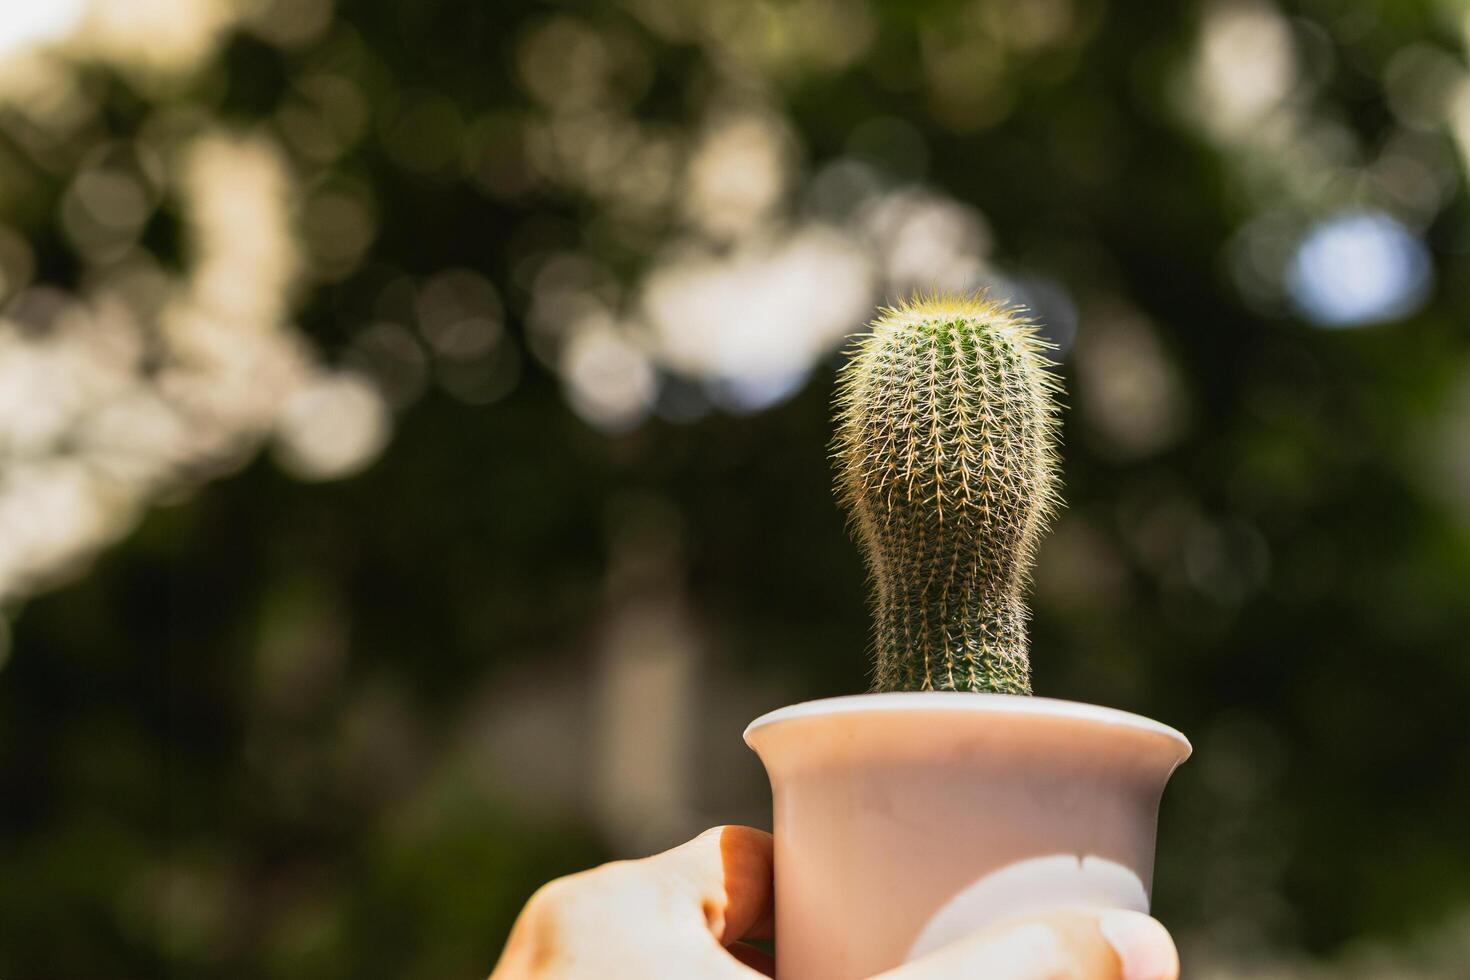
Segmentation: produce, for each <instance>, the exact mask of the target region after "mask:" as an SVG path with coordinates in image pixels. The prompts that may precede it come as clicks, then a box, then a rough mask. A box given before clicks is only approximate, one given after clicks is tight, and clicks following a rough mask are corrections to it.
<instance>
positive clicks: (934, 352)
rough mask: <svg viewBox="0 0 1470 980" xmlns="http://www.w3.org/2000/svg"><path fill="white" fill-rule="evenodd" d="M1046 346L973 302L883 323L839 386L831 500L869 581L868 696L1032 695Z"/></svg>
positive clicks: (1048, 421) (1043, 494) (1047, 481)
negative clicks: (872, 666)
mask: <svg viewBox="0 0 1470 980" xmlns="http://www.w3.org/2000/svg"><path fill="white" fill-rule="evenodd" d="M1048 346H1049V345H1047V344H1046V342H1045V341H1043V340H1042V339H1041V338H1040V337H1038V336H1037V334H1036V332H1035V327H1034V325H1033V324H1032V323H1031V322H1030V321H1029V320H1028V319H1027V318H1026V317H1025V316H1024V315H1023V313H1022V312H1021V311H1020V310H1017V309H1015V308H1012V307H1008V306H1006V305H1004V304H1002V303H998V302H995V301H992V300H989V299H987V298H985V297H983V296H976V297H930V298H922V299H916V300H914V301H911V302H909V303H907V304H905V305H903V306H901V307H899V308H897V309H888V310H884V311H882V314H881V315H880V316H879V318H878V319H877V320H876V321H874V323H873V324H872V326H871V329H870V331H869V332H868V333H866V334H863V335H861V336H860V337H859V338H858V340H857V343H856V347H855V349H854V350H853V351H852V357H851V359H850V360H849V362H848V364H847V366H846V367H844V368H843V370H842V373H841V375H840V377H839V380H838V393H837V402H836V403H837V411H838V425H837V435H836V440H835V446H834V455H835V457H836V461H837V470H838V474H837V484H838V495H839V497H840V498H841V500H842V502H843V504H844V506H845V507H846V508H847V510H848V512H849V514H850V517H851V521H852V525H853V528H854V531H855V533H856V535H857V537H858V539H859V541H860V543H861V546H862V550H863V553H864V557H865V559H866V561H867V565H868V570H869V573H870V576H871V581H872V590H873V596H872V602H873V609H874V619H875V621H876V624H875V625H876V646H877V670H876V674H875V678H874V684H873V687H874V690H878V691H894V690H962V691H991V692H996V693H1007V694H1030V693H1031V668H1030V661H1029V659H1028V656H1027V643H1026V620H1027V610H1026V604H1025V590H1026V586H1027V583H1028V580H1029V578H1030V573H1031V566H1032V564H1033V561H1034V556H1035V550H1036V543H1037V540H1038V539H1039V537H1040V535H1041V533H1042V531H1043V530H1044V528H1045V525H1046V522H1047V519H1048V518H1049V517H1050V515H1051V513H1052V511H1053V510H1054V509H1055V507H1056V506H1057V504H1058V503H1059V502H1060V497H1059V495H1058V477H1057V453H1056V428H1057V408H1056V402H1055V394H1056V393H1057V391H1058V390H1059V385H1058V382H1057V380H1056V377H1055V375H1053V374H1052V373H1051V372H1050V371H1049V370H1048V368H1049V366H1050V364H1051V362H1050V361H1049V360H1048V359H1047V358H1046V356H1045V353H1044V352H1045V351H1046V350H1047V349H1048Z"/></svg>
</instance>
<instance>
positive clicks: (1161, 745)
mask: <svg viewBox="0 0 1470 980" xmlns="http://www.w3.org/2000/svg"><path fill="white" fill-rule="evenodd" d="M745 741H746V743H747V744H749V745H750V747H751V748H752V749H754V750H755V751H756V753H757V754H758V755H759V756H760V757H761V761H762V762H764V763H765V767H766V772H767V773H768V774H769V775H770V778H771V788H772V794H773V797H774V803H775V809H774V814H775V827H774V830H775V836H776V936H777V939H776V960H777V976H778V977H779V978H780V980H858V978H863V977H869V976H872V975H873V974H875V973H879V972H881V971H883V970H886V969H890V968H892V967H894V966H897V965H899V964H900V963H903V962H906V961H908V960H910V959H915V958H917V957H919V956H922V955H924V954H925V953H927V952H930V951H932V950H934V949H937V948H939V947H940V946H943V945H945V944H946V943H949V942H951V941H953V940H955V939H958V938H960V937H961V936H964V935H966V934H968V933H970V932H973V931H974V930H975V929H976V928H978V927H980V926H983V925H985V924H986V923H988V922H991V921H994V920H995V919H998V918H1003V917H1005V916H1009V915H1015V914H1019V913H1023V912H1027V911H1031V910H1035V909H1043V908H1055V907H1059V906H1089V907H1094V908H1096V907H1116V908H1128V909H1137V910H1139V911H1145V912H1146V911H1148V902H1149V888H1150V882H1151V878H1152V875H1153V863H1154V829H1155V826H1156V824H1157V822H1158V806H1159V796H1160V795H1161V794H1162V793H1163V791H1164V783H1165V782H1167V781H1168V779H1169V774H1170V773H1172V772H1173V771H1174V769H1175V767H1176V766H1178V765H1179V763H1181V762H1183V761H1184V760H1185V759H1186V758H1188V757H1189V752H1190V747H1189V742H1188V740H1187V739H1185V737H1184V736H1183V735H1181V734H1180V733H1179V732H1176V731H1175V730H1174V729H1172V728H1169V727H1168V726H1167V725H1161V724H1159V723H1158V722H1156V721H1150V720H1149V719H1147V718H1142V717H1139V716H1138V715H1131V714H1128V713H1126V712H1123V711H1114V710H1112V709H1111V708H1100V707H1096V706H1094V705H1090V704H1076V703H1073V702H1070V701H1054V700H1050V699H1048V698H1029V697H1017V696H1012V695H1000V694H966V693H957V692H935V691H929V692H922V693H919V692H914V693H895V694H859V695H856V696H852V697H843V698H829V699H827V700H823V701H809V702H807V703H805V704H797V705H792V706H791V707H788V708H782V709H780V710H778V711H773V712H771V713H770V714H767V715H762V716H761V717H760V718H757V719H756V720H755V721H753V722H751V724H750V727H749V728H747V729H746V730H745Z"/></svg>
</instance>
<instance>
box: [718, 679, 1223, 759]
mask: <svg viewBox="0 0 1470 980" xmlns="http://www.w3.org/2000/svg"><path fill="white" fill-rule="evenodd" d="M908 711H913V712H924V711H941V712H954V713H959V714H1000V715H1039V716H1044V717H1050V718H1061V719H1070V720H1073V721H1085V722H1092V723H1096V724H1101V725H1107V726H1113V727H1119V728H1130V729H1133V730H1135V731H1142V732H1147V733H1149V734H1153V735H1162V736H1164V737H1165V738H1168V739H1170V740H1172V741H1174V742H1177V743H1178V744H1179V745H1181V746H1182V747H1183V750H1184V751H1183V754H1182V755H1181V756H1180V758H1179V762H1183V761H1184V760H1185V759H1187V758H1189V756H1190V755H1191V754H1192V753H1193V752H1194V747H1193V746H1192V745H1190V744H1189V739H1187V738H1185V737H1184V733H1183V732H1181V731H1179V730H1177V729H1175V728H1172V727H1170V726H1168V725H1166V724H1164V723H1163V722H1161V721H1154V720H1153V719H1152V718H1146V717H1144V716H1143V715H1136V714H1133V713H1132V712H1130V711H1122V710H1120V709H1118V708H1107V707H1104V706H1102V705H1099V704H1087V703H1086V702H1083V701H1064V700H1062V699H1060V698H1039V697H1035V696H1034V695H1024V694H981V693H976V692H972V691H882V692H876V693H874V692H870V693H867V694H845V695H841V696H838V697H831V698H818V699H816V700H814V701H802V702H799V703H797V704H789V705H787V706H786V707H784V708H777V709H776V710H774V711H768V712H766V713H765V714H763V715H761V716H760V717H759V718H757V719H756V720H755V721H752V722H751V723H750V724H749V725H747V726H746V727H745V744H747V745H749V746H751V748H754V747H755V745H754V743H753V742H752V741H751V736H752V735H754V734H755V733H756V732H757V731H760V730H762V729H765V728H769V727H771V726H773V725H779V724H782V723H784V722H789V721H796V720H799V719H803V718H813V717H825V716H828V715H846V714H864V713H870V714H871V713H879V714H893V713H898V712H908Z"/></svg>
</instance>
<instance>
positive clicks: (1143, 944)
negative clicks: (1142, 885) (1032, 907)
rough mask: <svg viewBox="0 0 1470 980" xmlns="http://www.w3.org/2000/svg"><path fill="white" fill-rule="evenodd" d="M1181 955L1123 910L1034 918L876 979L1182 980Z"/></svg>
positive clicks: (1160, 931) (1150, 923) (1161, 932)
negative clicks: (1068, 979)
mask: <svg viewBox="0 0 1470 980" xmlns="http://www.w3.org/2000/svg"><path fill="white" fill-rule="evenodd" d="M1178 976H1179V954H1178V953H1177V952H1176V951H1175V949H1174V941H1173V940H1172V939H1170V938H1169V933H1168V932H1166V931H1165V929H1164V927H1163V926H1161V925H1159V923H1158V922H1156V921H1155V920H1153V919H1151V918H1149V917H1148V916H1146V915H1143V914H1142V913H1139V912H1129V911H1125V910H1121V909H1104V910H1100V911H1088V910H1074V911H1064V912H1049V913H1045V914H1041V915H1028V916H1024V917H1021V918H1016V919H1008V920H1006V921H1004V922H999V923H996V924H995V925H993V926H991V927H989V928H988V929H985V930H984V931H982V932H978V933H976V934H975V935H973V936H970V937H969V938H967V939H962V940H960V941H958V942H956V943H953V944H951V945H949V946H946V947H944V948H943V949H941V950H937V951H936V952H934V953H932V954H930V955H929V956H926V957H924V958H923V959H921V960H916V961H914V962H913V963H905V964H904V965H903V966H900V967H898V968H896V969H893V970H889V971H887V972H886V973H882V974H879V976H878V977H874V978H873V980H958V978H960V977H985V978H987V980H1052V978H1055V977H1075V978H1077V980H1177V978H1178Z"/></svg>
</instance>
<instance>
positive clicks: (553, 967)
mask: <svg viewBox="0 0 1470 980" xmlns="http://www.w3.org/2000/svg"><path fill="white" fill-rule="evenodd" d="M771 868H772V860H771V837H770V835H769V834H766V833H764V832H762V831H759V830H753V829H751V828H749V827H716V828H714V829H713V830H709V831H706V832H705V833H703V834H700V835H699V836H698V837H696V838H695V839H694V840H692V841H690V842H688V843H687V844H683V845H680V846H679V847H676V848H674V849H673V850H670V851H665V852H664V853H662V854H656V855H654V856H652V857H648V858H643V859H641V860H637V861H616V862H613V863H612V864H606V865H603V866H602V867H600V868H594V869H593V870H591V871H584V872H582V873H580V874H575V875H571V876H569V877H566V878H559V879H557V880H556V881H553V882H551V883H550V884H547V885H545V886H543V887H542V888H541V889H540V890H539V891H538V892H536V894H535V895H533V896H532V897H531V900H530V901H529V902H527V903H526V907H525V908H524V909H523V910H522V911H521V914H520V917H519V918H518V919H517V920H516V924H515V928H514V929H513V930H512V931H511V935H510V939H509V941H508V942H507V943H506V946H505V951H504V953H503V954H502V955H501V958H500V963H499V964H498V965H497V966H496V967H495V971H494V972H493V973H492V974H491V975H490V978H491V980H592V978H598V980H624V978H626V980H634V978H637V980H644V978H650V977H653V978H657V977H670V978H673V977H679V978H690V980H758V978H760V977H762V976H772V975H773V974H774V964H773V962H772V960H771V957H770V956H769V955H767V954H766V953H765V952H763V951H762V950H759V949H757V948H756V947H754V946H749V945H746V944H745V942H744V940H748V939H768V938H770V937H771V934H772V926H773V923H774V916H773V911H774V910H773V906H772V901H773V892H772V885H771ZM1178 976H1179V959H1178V955H1177V954H1176V953H1175V951H1174V945H1173V942H1172V941H1171V940H1170V939H1169V935H1168V933H1167V932H1165V931H1164V928H1163V927H1162V926H1160V925H1159V924H1158V923H1157V922H1155V921H1154V920H1152V919H1150V918H1148V917H1147V916H1145V915H1141V914H1139V913H1136V912H1120V911H1106V912H1097V911H1091V910H1075V911H1059V912H1051V913H1047V914H1044V915H1034V916H1024V917H1019V918H1016V919H1013V920H1009V921H1006V922H1002V923H999V924H996V925H994V926H991V927H989V928H987V929H985V930H983V931H981V932H978V933H976V934H975V935H973V936H970V937H969V938H967V939H964V940H961V941H959V942H957V943H954V944H952V945H950V946H947V947H945V948H944V949H941V950H939V951H937V952H935V953H933V954H931V955H930V956H927V957H925V958H923V959H922V960H918V961H915V962H912V963H906V964H904V965H903V966H900V967H898V968H896V969H893V970H889V971H887V972H885V973H883V974H881V975H880V978H881V980H958V978H961V977H984V978H986V980H1177V978H1178Z"/></svg>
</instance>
